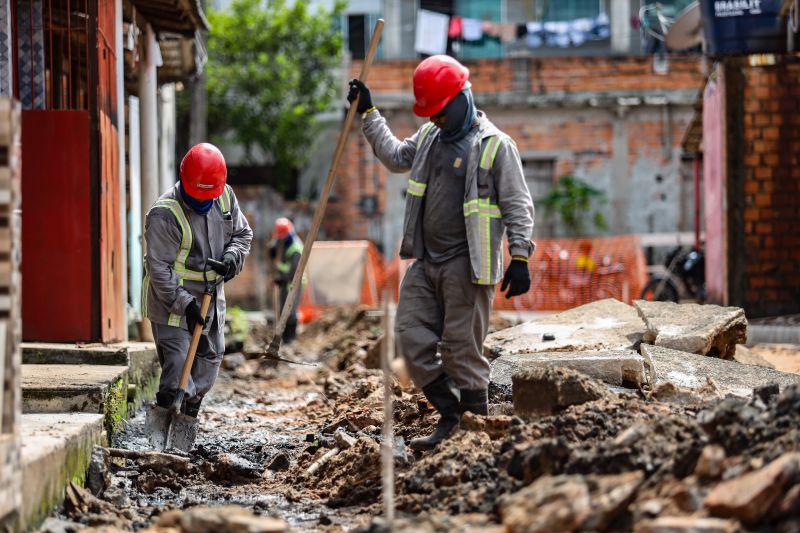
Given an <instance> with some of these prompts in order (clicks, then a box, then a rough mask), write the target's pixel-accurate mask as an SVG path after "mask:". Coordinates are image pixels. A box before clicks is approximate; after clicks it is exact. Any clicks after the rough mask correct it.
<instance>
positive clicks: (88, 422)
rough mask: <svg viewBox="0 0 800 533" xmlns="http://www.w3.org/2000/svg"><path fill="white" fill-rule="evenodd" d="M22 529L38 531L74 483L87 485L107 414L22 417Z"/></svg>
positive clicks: (31, 415)
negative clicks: (67, 487)
mask: <svg viewBox="0 0 800 533" xmlns="http://www.w3.org/2000/svg"><path fill="white" fill-rule="evenodd" d="M21 426H22V452H21V453H22V480H23V483H22V507H21V512H20V519H21V523H22V530H23V531H27V530H28V529H34V528H35V527H36V526H37V525H39V524H40V523H41V522H42V520H44V519H45V517H46V516H47V515H48V514H49V513H50V512H51V511H52V510H53V509H54V508H55V507H57V506H58V505H59V504H60V503H61V501H62V500H63V498H64V489H65V487H66V486H67V484H68V483H69V482H70V481H74V482H76V483H78V484H81V485H82V484H83V482H84V480H85V476H86V471H87V468H88V465H89V461H90V459H91V456H92V447H93V446H94V445H95V444H101V443H102V441H103V415H99V414H87V413H57V414H49V413H47V414H23V415H22V424H21Z"/></svg>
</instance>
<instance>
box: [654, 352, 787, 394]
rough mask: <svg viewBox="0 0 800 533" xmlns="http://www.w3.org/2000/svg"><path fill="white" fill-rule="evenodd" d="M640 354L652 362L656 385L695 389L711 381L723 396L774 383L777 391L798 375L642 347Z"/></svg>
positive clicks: (750, 392) (745, 392)
mask: <svg viewBox="0 0 800 533" xmlns="http://www.w3.org/2000/svg"><path fill="white" fill-rule="evenodd" d="M640 349H641V351H642V354H643V355H645V357H647V358H649V359H651V360H652V361H653V366H654V368H655V381H656V383H663V382H665V381H671V382H673V383H675V384H676V385H678V386H680V387H686V388H697V387H702V386H704V385H705V384H706V383H707V379H706V377H710V378H711V379H712V380H714V384H715V385H716V386H717V389H718V390H719V392H720V393H721V394H723V395H726V394H733V395H736V396H743V397H746V396H750V395H751V394H752V393H753V389H754V388H757V387H760V386H762V385H766V384H768V383H776V384H778V385H779V386H780V387H781V388H783V387H786V386H787V385H791V384H794V383H800V375H798V374H789V373H786V372H779V371H777V370H772V369H771V368H765V367H763V366H753V365H743V364H741V363H737V362H736V361H727V360H724V359H717V358H715V357H706V356H704V355H697V354H693V353H688V352H680V351H678V350H670V349H669V348H662V347H660V346H653V345H650V344H642V345H641V347H640Z"/></svg>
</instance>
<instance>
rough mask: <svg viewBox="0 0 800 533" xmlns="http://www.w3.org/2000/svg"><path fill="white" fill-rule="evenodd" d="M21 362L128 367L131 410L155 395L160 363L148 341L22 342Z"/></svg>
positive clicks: (154, 348)
mask: <svg viewBox="0 0 800 533" xmlns="http://www.w3.org/2000/svg"><path fill="white" fill-rule="evenodd" d="M22 358H23V363H24V364H30V365H110V366H128V383H129V384H130V385H132V387H131V388H130V391H131V393H130V395H129V398H128V402H129V404H130V405H129V408H130V409H131V411H135V410H137V409H138V408H139V407H141V406H142V404H143V403H144V402H145V401H147V400H152V399H153V398H155V393H156V391H157V390H158V380H159V378H160V376H161V365H159V363H158V355H157V353H156V347H155V344H153V343H152V342H135V341H130V342H120V343H115V344H99V343H98V344H82V345H78V344H63V343H62V344H59V343H33V342H26V343H22Z"/></svg>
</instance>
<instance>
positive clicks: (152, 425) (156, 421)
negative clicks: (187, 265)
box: [145, 277, 222, 452]
mask: <svg viewBox="0 0 800 533" xmlns="http://www.w3.org/2000/svg"><path fill="white" fill-rule="evenodd" d="M219 279H220V280H222V277H220V278H219ZM215 286H216V285H214V284H211V283H209V282H206V288H205V291H204V293H203V300H202V302H201V303H200V314H201V315H203V319H205V317H206V316H207V314H208V308H209V307H210V306H211V296H212V294H213V292H214V287H215ZM203 326H204V324H203V323H198V324H196V325H195V326H194V332H193V333H192V342H191V343H190V344H189V353H188V354H187V355H186V360H185V361H184V362H183V370H182V371H181V380H180V382H178V393H177V394H176V395H175V401H174V402H172V405H171V406H170V407H168V408H167V407H160V406H158V405H153V406H152V407H151V408H150V410H149V411H147V418H146V420H145V429H146V430H147V432H148V433H149V434H150V445H151V446H153V448H155V449H157V450H161V451H164V450H169V449H173V448H175V449H178V450H182V451H184V452H188V451H189V450H191V449H192V445H193V444H194V439H195V437H196V436H197V418H195V417H193V416H188V415H185V414H183V413H181V405H182V404H183V400H184V398H185V397H186V387H187V386H188V385H189V375H190V374H191V372H192V365H193V364H194V355H195V353H196V352H197V346H198V344H200V336H201V335H202V334H203Z"/></svg>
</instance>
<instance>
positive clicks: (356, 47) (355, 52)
mask: <svg viewBox="0 0 800 533" xmlns="http://www.w3.org/2000/svg"><path fill="white" fill-rule="evenodd" d="M377 20H378V16H377V15H364V14H361V15H347V28H346V30H347V33H346V38H345V40H346V42H347V49H348V50H349V52H350V57H351V58H352V59H364V58H365V57H366V55H367V48H369V39H370V37H371V36H372V29H373V28H374V27H375V22H376V21H377ZM381 48H382V46H381V45H380V44H378V50H376V52H375V59H380V58H381Z"/></svg>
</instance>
